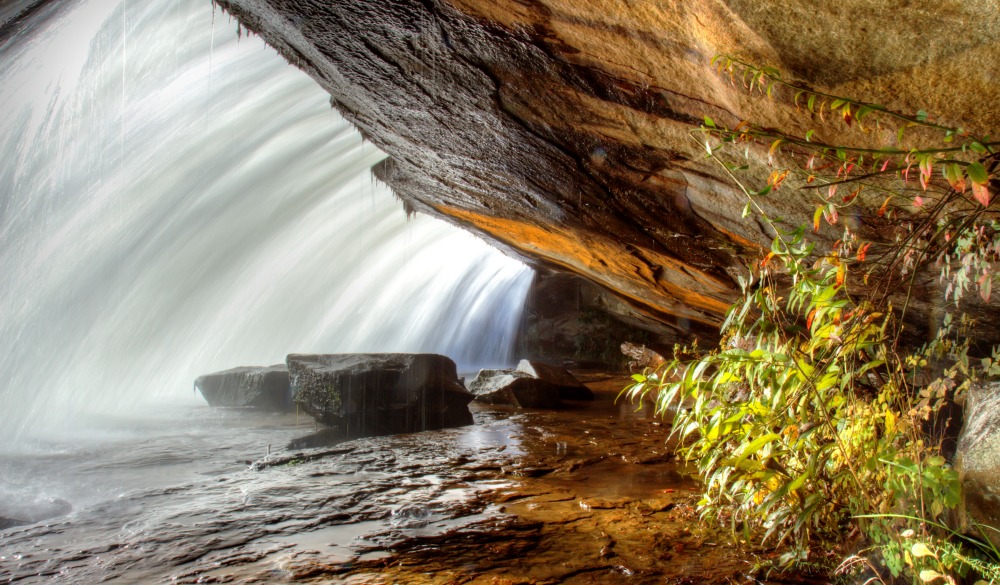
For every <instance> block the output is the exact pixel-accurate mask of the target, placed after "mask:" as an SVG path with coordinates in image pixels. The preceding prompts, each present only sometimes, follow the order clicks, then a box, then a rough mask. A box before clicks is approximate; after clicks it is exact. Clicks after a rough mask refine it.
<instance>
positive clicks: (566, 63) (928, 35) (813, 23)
mask: <svg viewBox="0 0 1000 585" xmlns="http://www.w3.org/2000/svg"><path fill="white" fill-rule="evenodd" d="M217 3H218V4H220V5H222V6H223V7H224V8H225V9H226V10H228V11H230V12H231V13H232V14H234V15H235V16H236V17H237V18H238V19H239V20H240V21H241V22H242V23H243V24H244V25H245V26H247V27H248V28H249V29H251V30H253V31H256V32H258V33H259V34H261V35H262V36H263V37H264V38H265V40H267V41H268V42H269V43H270V44H271V45H273V46H274V47H276V48H277V49H278V51H280V52H281V53H282V54H283V55H284V56H285V57H286V58H287V59H288V60H289V61H290V62H292V63H293V64H295V65H297V66H299V67H300V68H302V69H303V70H305V71H306V72H308V73H309V74H310V75H312V76H313V77H314V78H315V79H316V80H317V81H318V82H319V83H320V84H321V85H322V86H323V87H324V88H325V89H326V90H327V91H329V92H330V94H331V96H332V98H333V99H332V102H333V104H334V106H335V107H336V108H337V109H339V110H340V111H341V112H342V113H343V114H344V115H345V116H346V117H347V118H348V119H349V120H351V121H352V122H353V123H354V124H355V125H356V126H357V127H358V128H359V129H360V130H361V132H362V133H363V134H364V135H365V136H366V137H367V138H368V139H370V140H371V141H372V142H374V143H375V144H376V145H377V146H378V147H379V148H381V149H382V150H384V151H385V152H386V153H388V154H389V155H390V157H391V158H390V159H389V160H388V161H387V162H386V163H384V164H382V165H380V166H379V167H378V168H377V169H376V173H377V175H378V176H379V177H380V178H381V179H382V180H384V181H385V182H387V183H388V184H389V185H390V186H391V187H392V188H393V189H394V190H395V192H396V193H397V194H398V195H399V196H400V198H401V199H403V200H404V202H405V203H406V204H407V205H408V206H409V207H410V208H412V209H415V210H417V211H420V212H423V213H428V214H431V215H435V216H437V217H442V218H444V219H446V220H448V221H450V222H452V223H454V224H456V225H459V226H461V227H463V228H466V229H469V230H472V231H474V232H476V233H478V234H480V235H482V236H483V237H485V238H486V239H488V240H490V241H492V242H494V243H496V244H497V245H498V246H500V247H502V248H503V249H505V250H507V251H508V252H510V253H512V254H516V255H518V256H521V257H522V258H527V259H529V260H531V261H532V262H534V263H536V264H537V265H542V266H547V267H557V268H560V269H564V270H567V271H571V272H574V273H577V274H579V275H581V276H583V277H585V278H586V279H588V280H591V281H593V282H595V283H598V284H600V285H602V286H604V287H607V288H608V289H610V290H612V291H614V292H615V293H617V294H618V295H619V296H620V297H621V298H622V299H624V300H626V301H627V302H628V303H629V304H631V305H633V306H634V307H635V308H636V309H638V310H639V311H641V312H643V313H645V314H646V315H649V316H652V317H654V318H656V319H658V320H659V321H661V322H663V323H664V324H665V325H666V326H668V327H669V328H671V329H673V330H674V331H675V332H676V331H681V330H684V331H689V332H690V333H692V334H694V335H702V334H704V333H705V332H706V331H708V332H710V331H711V330H712V329H713V328H715V327H717V326H718V325H719V323H720V322H721V320H722V316H723V315H724V312H725V310H726V308H727V307H728V306H729V304H730V303H731V302H732V301H733V300H734V299H735V297H736V294H737V287H736V286H735V277H736V275H737V274H744V273H745V272H746V268H745V265H747V264H750V263H752V262H753V261H754V257H755V256H756V255H757V254H758V253H759V249H760V248H759V247H760V246H762V245H767V244H769V242H770V240H771V238H772V236H773V234H772V233H771V232H770V231H769V229H768V228H767V227H766V226H764V225H762V224H761V223H760V222H758V221H755V220H754V219H753V217H749V218H745V219H744V218H743V217H742V216H741V210H742V208H743V206H744V204H745V202H746V201H745V196H744V194H743V193H742V192H741V191H740V190H739V189H737V188H736V187H735V186H734V185H733V183H732V181H731V180H730V178H729V177H727V176H726V174H725V172H724V171H723V169H722V168H721V167H720V166H718V165H716V164H714V163H713V162H712V161H710V160H706V158H705V156H704V149H703V145H702V144H701V141H700V139H699V137H698V134H697V132H695V130H696V128H697V126H698V124H699V123H700V121H701V120H702V119H703V117H704V116H710V117H712V118H713V119H715V120H717V121H718V122H720V123H723V124H727V125H730V126H732V125H735V124H736V123H737V122H738V121H740V120H747V119H749V120H753V121H754V122H756V123H758V124H760V125H764V126H770V127H774V128H778V129H781V130H782V131H785V132H788V133H792V134H797V135H803V134H804V133H805V132H806V130H807V129H809V128H814V127H818V128H821V130H818V131H817V134H822V136H823V138H824V139H826V140H827V141H832V142H838V141H848V140H849V141H852V142H857V143H861V144H877V143H879V141H882V140H886V136H894V135H895V134H894V132H893V130H892V129H887V130H885V132H886V134H879V133H877V132H872V131H868V132H867V133H866V132H865V131H863V130H861V129H859V128H858V127H857V125H855V127H854V128H846V127H837V126H830V127H828V126H825V125H824V126H821V125H820V124H819V121H818V120H814V119H811V117H810V116H809V115H808V114H807V113H806V112H805V111H803V110H802V109H801V108H796V106H795V105H794V104H793V103H792V101H791V99H790V96H788V95H784V96H782V95H777V96H775V98H774V99H770V100H769V99H767V98H764V97H760V96H755V97H751V96H749V95H748V93H747V91H746V90H745V89H744V88H742V87H741V86H740V84H739V83H736V84H734V83H732V82H731V80H730V79H729V78H728V76H724V75H720V74H718V73H716V72H715V71H714V70H713V69H712V68H711V67H710V65H709V61H710V60H711V58H712V57H713V56H714V55H716V54H720V53H731V54H735V55H738V56H741V57H743V58H745V59H746V60H748V61H751V62H754V63H758V64H760V65H770V66H774V67H777V68H779V69H781V70H782V71H784V72H785V74H786V76H787V77H789V78H795V79H796V80H798V81H799V82H801V83H803V84H805V85H807V86H810V87H814V88H816V89H817V90H820V91H825V92H830V93H835V94H838V95H847V96H853V97H856V98H857V99H860V100H864V101H868V102H874V103H880V104H883V105H885V106H887V107H889V108H891V109H896V110H901V111H907V112H915V111H917V110H921V109H923V110H927V111H929V112H931V113H932V114H933V115H934V116H936V118H937V119H939V120H940V121H942V122H944V123H947V124H952V125H961V126H964V127H965V128H967V129H970V130H973V131H976V132H980V133H989V132H990V131H991V130H992V131H994V132H993V133H994V134H995V133H996V132H995V130H996V129H997V128H1000V105H998V102H997V101H996V100H995V99H993V98H992V95H993V92H992V90H993V88H995V86H996V82H997V80H998V79H1000V60H997V59H996V58H995V56H996V55H997V54H998V49H1000V11H997V10H996V8H995V5H994V3H993V2H992V1H991V0H967V1H959V0H945V1H942V0H933V1H931V0H915V1H907V2H902V1H889V2H886V1H883V0H845V1H842V2H836V3H817V2H806V1H805V0H777V1H774V2H759V1H756V0H728V1H722V0H635V1H630V2H622V1H620V0H528V1H525V0H395V1H393V2H387V1H385V0H341V1H339V2H335V3H330V2H316V1H302V0H217ZM779 93H780V92H779ZM831 128H832V129H831ZM766 154H767V153H766V147H764V152H759V153H758V152H753V151H752V152H751V156H754V157H757V159H758V160H759V162H760V163H761V167H762V168H766ZM815 198H816V196H815V195H814V194H802V193H800V192H795V191H792V190H783V191H782V192H781V196H773V197H771V198H769V200H768V201H767V202H765V208H766V211H767V212H768V213H769V214H770V215H772V216H774V217H782V218H784V219H785V220H786V221H787V222H789V223H790V224H792V225H796V224H802V223H806V222H808V221H810V217H811V215H812V212H813V210H814V209H815V204H816V199H815ZM880 204H881V200H879V201H874V200H859V202H858V204H857V205H856V206H855V208H854V209H855V210H856V211H857V213H856V214H854V215H852V216H850V217H846V216H845V217H844V219H843V220H842V221H844V222H849V224H850V225H851V227H852V229H853V230H855V231H857V232H859V233H860V234H861V235H862V236H863V237H864V238H866V239H869V240H878V239H891V238H892V237H893V235H894V232H893V229H891V228H894V226H892V225H888V224H886V223H885V222H884V221H882V222H880V221H879V220H878V218H877V217H875V214H874V210H875V209H877V208H878V206H879V205H880ZM841 231H842V225H838V226H824V227H823V229H822V230H821V232H820V234H818V235H817V236H816V237H817V238H819V239H822V240H826V241H827V242H832V241H834V240H836V239H838V238H839V237H840V234H841ZM917 285H918V291H917V295H916V297H915V298H916V301H915V303H916V304H915V305H914V304H911V311H910V313H908V314H909V315H910V316H911V317H914V318H917V317H918V316H920V315H921V314H932V313H933V310H932V309H933V305H934V303H935V302H936V301H935V299H936V293H935V292H934V291H935V290H936V289H935V285H934V283H933V279H932V278H930V277H926V278H922V279H918V281H917ZM919 320H920V321H922V325H921V326H926V325H927V323H926V321H927V319H926V318H925V317H919Z"/></svg>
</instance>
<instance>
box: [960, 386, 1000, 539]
mask: <svg viewBox="0 0 1000 585" xmlns="http://www.w3.org/2000/svg"><path fill="white" fill-rule="evenodd" d="M955 468H956V470H957V471H958V473H959V477H960V479H961V482H962V504H961V507H960V509H959V523H960V524H961V528H962V529H963V530H965V531H966V532H969V533H971V534H973V535H975V536H978V537H981V538H988V539H989V540H990V541H991V542H992V543H993V545H994V546H997V547H1000V383H996V382H994V383H990V384H983V385H974V386H973V387H972V388H970V389H969V394H968V396H967V398H966V403H965V425H964V427H963V428H962V434H961V435H960V436H959V439H958V452H957V454H956V458H955ZM977 524H978V525H982V526H984V527H985V529H980V528H977V526H976V525H977Z"/></svg>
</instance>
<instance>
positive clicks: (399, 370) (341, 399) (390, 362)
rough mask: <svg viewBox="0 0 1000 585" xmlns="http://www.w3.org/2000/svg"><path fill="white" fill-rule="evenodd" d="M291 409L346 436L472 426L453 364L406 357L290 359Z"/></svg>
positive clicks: (464, 392) (432, 357)
mask: <svg viewBox="0 0 1000 585" xmlns="http://www.w3.org/2000/svg"><path fill="white" fill-rule="evenodd" d="M286 363H287V364H288V371H289V374H290V377H291V388H292V395H293V396H294V399H295V403H296V404H298V405H299V406H300V407H301V408H302V409H303V410H304V411H305V412H307V413H309V414H310V415H311V416H312V417H313V418H314V419H316V421H317V422H319V423H320V424H323V425H326V426H330V427H336V428H337V429H338V430H339V431H340V432H342V433H343V434H344V435H345V436H350V437H362V436H375V435H391V434H396V433H412V432H418V431H425V430H430V429H441V428H445V427H456V426H462V425H469V424H472V413H471V412H470V411H469V407H468V405H469V402H471V401H472V398H473V396H472V394H471V393H469V391H468V390H466V389H465V388H464V387H463V386H462V384H461V383H460V382H459V379H458V373H457V368H456V367H455V362H453V361H452V360H451V359H450V358H448V357H445V356H443V355H436V354H409V353H384V354H379V353H349V354H318V355H299V354H292V355H289V356H288V358H287V361H286Z"/></svg>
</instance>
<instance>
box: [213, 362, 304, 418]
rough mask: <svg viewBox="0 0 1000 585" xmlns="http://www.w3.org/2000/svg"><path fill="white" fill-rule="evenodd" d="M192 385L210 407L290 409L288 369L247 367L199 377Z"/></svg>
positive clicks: (283, 366) (282, 365) (276, 366)
mask: <svg viewBox="0 0 1000 585" xmlns="http://www.w3.org/2000/svg"><path fill="white" fill-rule="evenodd" d="M194 386H195V388H197V389H198V391H199V392H201V395H202V396H204V397H205V400H206V401H208V404H209V405H210V406H224V407H230V408H258V409H260V410H269V411H288V410H291V409H292V397H291V392H290V390H289V384H288V368H286V367H285V365H284V364H278V365H275V366H270V367H260V366H246V367H239V368H232V369H230V370H224V371H222V372H215V373H212V374H205V375H203V376H198V377H197V378H196V379H195V381H194Z"/></svg>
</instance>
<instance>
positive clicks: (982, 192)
mask: <svg viewBox="0 0 1000 585" xmlns="http://www.w3.org/2000/svg"><path fill="white" fill-rule="evenodd" d="M972 196H973V197H975V198H976V201H978V202H980V203H982V204H983V207H987V206H988V205H989V204H990V190H989V189H988V188H987V187H986V185H985V184H983V185H980V184H977V183H973V184H972Z"/></svg>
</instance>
